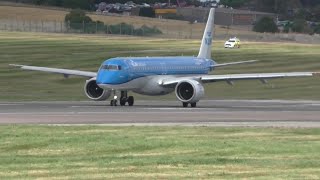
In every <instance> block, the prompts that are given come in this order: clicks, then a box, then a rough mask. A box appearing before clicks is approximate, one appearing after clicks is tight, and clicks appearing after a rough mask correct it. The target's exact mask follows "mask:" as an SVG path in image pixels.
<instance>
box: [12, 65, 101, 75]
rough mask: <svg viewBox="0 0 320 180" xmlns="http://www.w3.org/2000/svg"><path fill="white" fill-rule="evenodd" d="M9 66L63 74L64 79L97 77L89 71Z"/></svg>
mask: <svg viewBox="0 0 320 180" xmlns="http://www.w3.org/2000/svg"><path fill="white" fill-rule="evenodd" d="M10 66H15V67H20V68H21V69H25V70H31V71H42V72H49V73H57V74H63V75H64V77H69V76H70V75H75V76H83V77H96V76H97V73H96V72H89V71H79V70H71V69H58V68H48V67H39V66H26V65H18V64H10Z"/></svg>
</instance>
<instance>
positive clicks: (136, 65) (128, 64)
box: [96, 56, 216, 85]
mask: <svg viewBox="0 0 320 180" xmlns="http://www.w3.org/2000/svg"><path fill="white" fill-rule="evenodd" d="M215 64H216V63H215V62H214V61H213V60H211V59H202V58H197V57H185V56H179V57H119V58H111V59H108V60H106V61H104V62H103V63H102V65H101V67H100V69H99V71H98V74H97V78H96V81H97V84H106V85H108V84H109V85H119V84H123V83H127V82H129V81H132V80H134V79H137V78H141V77H146V76H154V75H191V74H208V73H209V71H211V70H213V68H212V67H213V66H214V65H215Z"/></svg>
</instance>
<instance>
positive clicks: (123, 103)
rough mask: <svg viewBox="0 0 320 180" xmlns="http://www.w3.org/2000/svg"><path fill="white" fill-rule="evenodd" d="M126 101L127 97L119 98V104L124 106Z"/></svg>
mask: <svg viewBox="0 0 320 180" xmlns="http://www.w3.org/2000/svg"><path fill="white" fill-rule="evenodd" d="M126 102H127V98H125V97H123V98H121V99H120V106H125V105H126Z"/></svg>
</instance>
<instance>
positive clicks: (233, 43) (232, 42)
mask: <svg viewBox="0 0 320 180" xmlns="http://www.w3.org/2000/svg"><path fill="white" fill-rule="evenodd" d="M224 47H225V48H235V47H237V48H240V39H238V38H230V39H229V40H228V41H226V42H225V43H224Z"/></svg>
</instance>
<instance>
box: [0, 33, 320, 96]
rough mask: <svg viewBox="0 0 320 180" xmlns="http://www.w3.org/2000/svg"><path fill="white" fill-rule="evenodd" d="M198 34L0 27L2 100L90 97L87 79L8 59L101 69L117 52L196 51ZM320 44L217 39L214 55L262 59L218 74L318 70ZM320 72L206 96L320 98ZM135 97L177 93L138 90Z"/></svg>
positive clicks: (219, 86)
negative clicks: (173, 36)
mask: <svg viewBox="0 0 320 180" xmlns="http://www.w3.org/2000/svg"><path fill="white" fill-rule="evenodd" d="M199 44H200V40H199V41H194V40H167V39H149V38H136V37H135V38H133V37H110V36H103V35H102V36H93V35H87V36H86V35H72V34H42V33H21V32H0V76H1V79H0V87H1V88H0V100H1V101H20V100H87V98H86V97H85V95H84V92H83V85H84V81H85V79H83V78H79V77H72V78H69V79H64V78H63V77H62V76H61V75H53V74H46V73H41V72H26V71H22V70H19V69H17V68H12V67H9V66H8V64H27V65H36V66H48V67H58V68H70V69H79V70H87V71H97V69H98V68H99V66H100V64H101V63H102V61H103V60H105V59H108V58H111V57H117V56H171V55H197V52H198V48H199ZM319 49H320V45H306V44H290V43H243V44H242V48H240V49H224V48H223V42H214V48H213V53H212V54H213V57H214V59H215V60H216V61H217V62H219V63H223V62H232V61H243V60H251V59H258V60H260V62H258V63H255V64H250V65H236V66H232V67H225V68H220V69H217V70H216V71H214V73H216V74H225V73H257V72H291V71H319V70H320V63H319V60H320V58H319V57H320V51H319ZM319 80H320V79H319V78H318V77H314V78H291V79H278V80H272V81H270V84H267V85H264V84H261V83H260V82H259V81H238V82H236V84H235V86H229V85H227V84H226V83H224V82H219V83H212V84H208V85H206V89H205V90H206V98H211V99H212V98H215V99H318V100H319V99H320V94H319V91H320V83H319ZM136 96H137V97H136V98H137V99H176V98H175V95H174V94H171V95H168V96H160V97H147V96H139V95H136Z"/></svg>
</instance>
